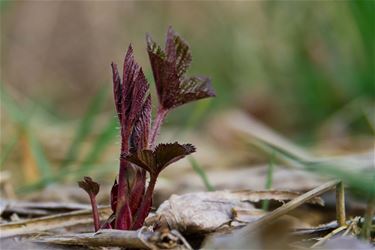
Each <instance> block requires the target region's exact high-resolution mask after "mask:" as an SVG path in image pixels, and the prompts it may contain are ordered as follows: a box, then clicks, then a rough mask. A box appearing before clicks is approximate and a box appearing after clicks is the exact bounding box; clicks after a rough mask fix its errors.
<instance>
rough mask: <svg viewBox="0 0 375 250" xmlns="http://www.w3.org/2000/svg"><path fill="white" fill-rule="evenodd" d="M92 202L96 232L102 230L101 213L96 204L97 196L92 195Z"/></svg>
mask: <svg viewBox="0 0 375 250" xmlns="http://www.w3.org/2000/svg"><path fill="white" fill-rule="evenodd" d="M90 202H91V207H92V218H93V220H94V228H95V232H96V231H98V230H99V228H100V219H99V211H98V206H97V204H96V198H95V195H93V194H90Z"/></svg>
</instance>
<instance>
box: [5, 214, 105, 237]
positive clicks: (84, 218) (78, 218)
mask: <svg viewBox="0 0 375 250" xmlns="http://www.w3.org/2000/svg"><path fill="white" fill-rule="evenodd" d="M110 213H111V209H110V208H109V207H103V208H101V209H99V215H100V217H101V218H103V219H104V218H106V217H107V216H109V215H110ZM91 216H92V215H91V209H90V210H82V211H74V212H69V213H62V214H57V215H51V216H45V217H40V218H35V219H30V220H22V221H19V222H14V223H6V224H2V225H0V238H5V237H10V236H15V235H24V234H30V233H37V232H42V231H47V230H52V229H56V228H64V227H70V226H74V225H79V224H89V223H92V218H91Z"/></svg>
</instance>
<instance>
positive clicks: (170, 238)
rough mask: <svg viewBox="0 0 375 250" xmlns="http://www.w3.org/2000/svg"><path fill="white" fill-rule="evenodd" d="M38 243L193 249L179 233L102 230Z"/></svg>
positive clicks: (43, 237) (62, 236)
mask: <svg viewBox="0 0 375 250" xmlns="http://www.w3.org/2000/svg"><path fill="white" fill-rule="evenodd" d="M35 241H36V242H43V243H53V244H62V245H78V246H79V245H80V246H91V247H126V248H137V249H160V248H162V249H172V248H173V249H174V248H176V247H182V248H183V249H191V247H190V246H189V244H188V243H187V241H186V240H185V239H184V238H183V237H182V236H181V234H179V233H178V232H177V231H173V230H172V231H168V232H152V231H147V230H144V229H143V230H142V229H140V230H138V231H126V230H100V231H98V232H97V233H80V234H66V235H56V236H42V237H39V238H37V239H36V240H35Z"/></svg>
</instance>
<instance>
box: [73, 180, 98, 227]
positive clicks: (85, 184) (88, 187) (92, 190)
mask: <svg viewBox="0 0 375 250" xmlns="http://www.w3.org/2000/svg"><path fill="white" fill-rule="evenodd" d="M78 186H79V187H80V188H82V189H83V190H85V191H86V192H87V193H88V195H89V197H90V202H91V207H92V217H93V220H94V227H95V232H97V231H98V230H99V228H100V221H99V212H98V206H97V204H96V195H97V194H98V193H99V189H100V185H99V184H98V183H96V182H95V181H93V180H92V179H91V177H87V176H85V177H84V178H83V181H79V182H78Z"/></svg>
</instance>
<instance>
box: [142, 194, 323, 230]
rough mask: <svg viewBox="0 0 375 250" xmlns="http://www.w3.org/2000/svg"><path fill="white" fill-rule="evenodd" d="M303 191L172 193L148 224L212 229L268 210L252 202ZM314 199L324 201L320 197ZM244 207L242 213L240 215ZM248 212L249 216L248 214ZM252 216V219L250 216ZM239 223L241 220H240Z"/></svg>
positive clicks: (184, 228) (260, 214)
mask: <svg viewBox="0 0 375 250" xmlns="http://www.w3.org/2000/svg"><path fill="white" fill-rule="evenodd" d="M299 195H300V194H299V193H296V192H288V191H249V190H244V191H216V192H198V193H190V194H184V195H180V196H179V195H172V196H171V198H170V199H169V200H167V201H165V202H163V203H162V204H161V205H160V207H159V208H158V210H157V211H156V215H154V216H151V217H149V218H148V219H147V220H146V225H152V224H155V223H156V224H157V226H160V227H163V226H168V227H169V228H172V229H176V230H178V231H180V232H183V233H209V232H215V231H219V230H224V229H230V228H232V227H233V225H232V222H233V221H236V222H238V221H242V222H251V221H254V220H256V219H259V218H260V217H262V216H263V215H264V214H263V213H262V210H259V209H256V208H255V207H254V206H253V205H252V204H251V203H250V202H258V201H260V200H264V199H267V200H278V201H284V200H291V199H294V198H296V197H298V196H299ZM311 202H313V203H317V204H321V205H322V203H323V201H322V200H321V199H320V198H315V199H313V200H312V201H311ZM238 211H241V215H243V216H242V217H241V216H240V217H238V216H239V213H238ZM245 215H246V216H245ZM249 218H251V219H249ZM236 225H237V226H238V223H236Z"/></svg>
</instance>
